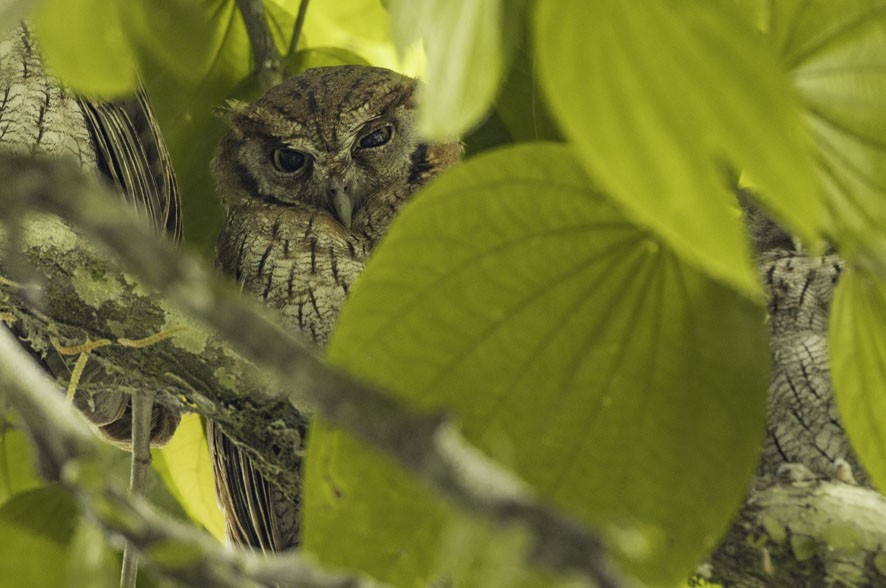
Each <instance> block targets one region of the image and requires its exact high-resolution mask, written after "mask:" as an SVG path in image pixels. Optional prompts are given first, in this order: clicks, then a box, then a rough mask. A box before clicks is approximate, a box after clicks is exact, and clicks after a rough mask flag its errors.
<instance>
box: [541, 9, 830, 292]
mask: <svg viewBox="0 0 886 588" xmlns="http://www.w3.org/2000/svg"><path fill="white" fill-rule="evenodd" d="M726 7H727V4H726V3H718V4H716V5H707V4H706V3H679V2H671V1H669V0H652V1H650V2H644V3H643V7H642V9H637V7H635V6H633V5H631V4H630V3H625V2H621V1H619V0H599V1H594V2H585V1H584V0H563V1H561V2H541V3H539V6H538V8H539V10H538V11H537V13H536V17H537V18H536V47H537V51H538V55H539V72H540V75H541V80H542V85H543V88H544V89H545V90H546V95H547V97H548V100H549V103H550V105H551V107H552V110H553V112H554V114H555V115H556V117H557V118H558V120H559V121H560V123H561V129H562V131H563V132H564V133H565V134H566V135H567V137H568V138H569V139H570V140H571V141H573V142H574V143H575V144H576V146H577V147H578V150H579V153H580V154H581V156H582V160H583V161H584V163H585V164H586V165H587V168H588V169H589V170H590V171H591V173H592V174H593V175H594V177H595V178H598V179H599V180H600V181H601V182H602V183H603V186H604V187H605V188H606V189H607V190H609V191H610V192H611V193H612V196H613V197H614V198H616V199H617V200H618V201H619V202H620V203H621V204H622V205H623V206H624V207H625V211H626V213H627V214H628V215H629V216H630V217H631V218H632V219H634V220H636V221H637V222H640V223H642V224H643V225H644V226H648V227H650V228H652V229H653V230H654V231H656V233H658V234H660V235H661V236H662V237H663V238H664V239H665V241H666V242H667V243H668V244H669V245H670V246H671V247H673V248H674V250H675V251H676V252H677V253H678V254H679V255H680V256H681V257H683V258H684V259H686V260H687V261H689V262H691V263H693V264H695V265H696V266H698V267H700V268H702V269H703V270H705V271H707V272H709V273H710V274H711V275H712V276H714V277H716V278H718V279H720V280H723V281H725V282H727V283H729V284H731V285H733V286H734V287H737V288H739V289H740V290H742V291H744V292H746V293H749V294H752V295H757V286H756V283H755V281H756V280H755V275H754V272H753V270H752V266H751V263H750V258H749V255H748V249H747V243H746V238H745V236H744V232H743V227H742V226H741V223H740V222H739V219H738V218H737V216H736V215H735V214H734V211H733V209H732V208H731V207H732V202H733V200H732V197H731V195H730V194H729V193H728V191H727V189H726V180H725V174H724V172H725V171H726V169H727V166H728V167H732V168H736V169H743V170H745V171H747V172H748V173H750V175H751V176H752V177H753V178H754V180H755V182H756V183H757V184H758V186H759V187H760V188H762V192H764V193H765V194H767V195H770V196H771V197H767V199H766V201H765V203H766V205H767V207H769V208H771V209H772V210H773V212H774V213H775V214H776V215H777V216H778V217H779V218H780V219H782V220H783V222H784V223H785V224H786V225H787V226H788V227H790V228H791V229H793V230H794V232H796V233H798V234H800V235H801V236H802V237H804V238H805V239H807V240H809V241H814V240H815V238H816V237H817V235H818V233H819V232H820V231H821V230H822V228H823V209H822V206H821V202H820V197H819V191H820V190H819V187H818V184H817V182H816V179H815V174H814V173H813V172H812V170H813V166H812V159H811V157H810V153H809V151H810V149H809V144H808V143H809V142H808V140H807V138H806V136H805V134H804V132H803V127H802V124H801V120H800V116H799V114H798V113H799V109H798V101H797V100H796V97H795V95H794V93H793V92H792V90H791V88H790V86H789V84H788V80H787V79H786V77H785V76H784V75H783V74H782V73H781V72H780V71H779V69H778V67H777V64H776V61H775V59H774V58H773V57H772V55H771V54H770V53H768V52H766V51H765V48H764V47H763V44H762V43H760V42H759V40H758V39H757V37H755V36H754V35H753V33H752V31H751V27H750V26H749V25H748V24H747V21H746V20H742V19H740V18H731V16H730V15H731V13H730V12H729V11H727V10H726ZM721 12H722V13H721Z"/></svg>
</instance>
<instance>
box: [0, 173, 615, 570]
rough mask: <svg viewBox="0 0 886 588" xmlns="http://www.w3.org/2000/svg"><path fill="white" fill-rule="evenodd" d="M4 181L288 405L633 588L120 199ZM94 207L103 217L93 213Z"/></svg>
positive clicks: (86, 186)
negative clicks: (245, 364) (161, 236)
mask: <svg viewBox="0 0 886 588" xmlns="http://www.w3.org/2000/svg"><path fill="white" fill-rule="evenodd" d="M0 177H4V178H7V183H8V186H9V190H8V191H9V195H8V197H6V198H3V199H0V216H3V215H8V214H9V212H10V209H13V208H15V206H16V204H17V205H18V206H19V207H21V206H22V200H23V199H26V200H27V202H28V206H29V207H36V208H38V209H42V210H44V211H51V212H53V213H55V214H59V215H61V216H62V217H64V218H68V219H70V220H71V221H72V222H73V223H75V224H76V225H77V226H79V227H81V228H83V229H84V230H85V231H86V232H87V233H88V234H90V235H91V236H93V237H94V238H95V239H97V240H98V241H100V242H102V243H104V244H105V245H106V246H108V247H109V248H110V249H111V250H112V251H115V252H116V253H117V254H118V256H119V257H120V258H121V259H122V260H123V261H124V262H125V263H126V265H127V267H128V269H130V270H131V271H132V272H134V273H136V274H138V275H139V276H141V278H142V279H143V280H144V281H145V282H147V283H148V284H149V285H151V286H153V287H156V288H158V289H159V290H161V291H163V292H167V293H168V294H169V295H170V297H171V298H172V300H173V301H175V302H176V303H177V304H179V305H180V306H181V307H182V308H184V309H186V310H187V311H189V312H191V313H192V314H193V315H195V316H196V317H199V318H200V319H201V320H203V321H205V322H206V324H209V325H211V326H212V327H213V328H215V329H216V330H217V331H219V332H220V333H221V334H222V335H223V336H225V337H226V338H227V339H229V340H230V341H232V342H236V346H237V347H238V348H239V349H240V350H241V351H242V352H243V353H244V354H246V355H247V356H248V357H249V358H251V359H253V360H254V361H255V362H256V363H257V364H258V365H259V366H261V367H263V368H265V369H267V370H268V371H269V373H272V374H274V375H275V376H276V377H277V381H279V382H286V383H287V385H288V386H289V389H288V390H287V391H285V392H284V395H285V397H286V398H287V399H288V400H289V402H291V403H294V404H295V405H296V406H299V405H300V403H301V402H303V401H304V400H307V401H309V402H310V403H311V404H312V405H313V406H314V407H315V408H316V410H317V411H318V412H320V413H321V414H323V415H324V416H325V417H326V418H327V419H329V420H330V421H331V422H333V423H334V424H337V425H339V426H341V427H343V428H345V429H347V430H349V431H350V432H351V433H353V434H355V435H356V436H357V437H359V438H361V439H362V440H364V441H365V442H367V443H369V444H371V445H374V446H376V447H378V448H380V449H382V450H383V451H385V452H386V453H387V454H389V455H391V456H392V457H394V458H395V459H396V460H397V461H398V462H399V463H400V464H401V465H402V466H403V467H405V468H407V469H408V470H411V471H412V472H413V473H414V474H415V475H418V476H420V477H422V478H424V479H426V480H428V481H429V482H431V483H432V484H433V485H434V486H436V487H437V488H438V489H439V490H440V491H441V492H443V493H444V494H446V495H447V496H448V497H449V498H450V499H452V500H453V501H455V502H456V503H457V504H460V505H461V506H462V507H463V508H464V509H466V510H468V511H470V512H473V513H476V514H478V515H480V516H486V517H490V518H492V519H493V520H496V521H498V522H500V523H523V524H525V525H526V527H527V528H528V529H529V530H530V532H531V533H532V534H533V536H534V538H535V543H536V547H537V555H538V556H539V559H538V561H540V562H541V563H543V564H546V565H547V566H549V567H550V568H551V569H553V570H555V571H562V570H575V571H579V572H581V573H583V574H585V575H587V576H588V577H589V578H591V579H592V580H594V581H595V582H596V583H597V585H599V586H602V587H616V586H624V585H626V582H625V580H624V579H622V578H620V576H619V574H617V573H616V572H615V571H614V570H613V569H612V567H611V564H610V561H609V557H608V555H607V553H606V550H605V548H604V546H603V544H602V542H601V541H600V540H599V539H598V538H597V537H596V536H595V535H593V534H592V533H590V532H588V531H587V530H586V529H585V528H583V527H582V526H580V525H578V524H576V523H575V522H574V521H571V520H569V519H567V518H564V517H563V516H561V515H559V514H558V513H555V512H554V511H552V510H551V509H550V508H549V507H546V506H544V505H542V504H541V503H540V502H538V501H537V500H536V499H535V498H534V497H532V496H531V495H529V493H528V492H526V491H525V489H524V487H523V486H522V484H520V483H518V482H516V481H515V480H514V478H513V477H511V476H510V475H508V474H507V473H506V472H504V470H502V469H501V468H500V467H499V466H498V465H497V464H495V463H493V462H491V461H489V460H487V459H485V458H483V457H482V456H481V454H480V453H479V452H478V451H477V450H476V449H474V448H472V447H471V446H470V445H469V444H468V443H467V442H466V441H464V440H463V439H462V438H461V437H460V436H459V435H458V433H457V432H456V431H455V429H454V427H452V425H451V424H449V423H448V422H447V421H446V420H445V419H443V418H442V417H440V416H438V415H428V414H423V413H418V412H416V411H414V410H412V409H409V408H407V407H406V406H405V405H404V404H402V403H400V402H398V401H397V400H395V399H393V398H391V397H389V396H387V395H385V394H382V393H380V392H379V391H377V390H375V389H373V388H370V387H368V386H366V385H363V384H360V383H358V382H356V381H354V380H352V379H351V378H349V377H348V376H346V375H344V374H342V373H340V372H338V371H334V370H332V369H330V368H328V367H327V366H325V365H324V364H323V363H322V362H321V361H320V360H319V359H318V358H317V357H316V356H315V355H314V353H313V352H311V351H310V350H309V349H308V348H307V347H306V346H305V345H304V344H302V343H300V342H299V341H297V340H296V339H295V338H293V337H292V336H291V335H290V334H287V333H286V332H284V331H283V330H282V329H281V328H280V327H279V326H277V325H275V324H273V323H271V322H270V321H268V320H267V319H266V318H265V311H263V310H262V309H260V307H259V306H258V305H257V304H256V303H255V302H253V301H252V300H247V299H245V298H244V297H243V296H241V295H240V293H239V291H237V290H235V289H234V288H232V287H230V285H229V284H227V283H222V282H221V281H220V280H219V279H218V278H216V277H214V276H213V275H212V274H211V273H210V272H209V271H208V270H207V269H205V268H204V267H202V265H201V264H199V263H198V262H196V261H195V260H194V259H192V258H190V257H188V256H186V255H182V254H181V253H179V252H176V251H175V250H174V249H173V248H172V246H171V245H169V244H168V243H165V242H161V241H158V240H157V239H156V238H155V237H153V235H151V234H150V233H149V232H148V231H147V230H146V229H145V228H143V227H142V226H141V225H139V224H138V223H136V222H135V221H134V220H133V219H132V217H131V216H130V215H129V214H128V213H127V212H126V211H125V210H124V209H123V208H121V207H120V205H119V203H118V200H117V199H115V198H114V197H113V196H111V195H109V194H107V193H105V192H104V191H103V190H102V189H100V188H99V186H98V185H97V184H96V183H95V182H93V181H90V180H88V179H86V178H84V177H83V176H82V174H80V173H79V172H78V170H75V169H73V168H69V167H67V166H65V165H62V164H60V163H57V162H50V161H38V160H34V159H31V158H26V157H9V158H2V159H0ZM60 187H64V188H63V189H60ZM96 210H101V211H102V212H101V214H93V212H94V211H96ZM356 407H359V410H355V408H356ZM367 415H371V417H368V416H367ZM489 480H495V481H496V485H495V487H494V492H490V491H487V490H485V489H487V488H488V487H489Z"/></svg>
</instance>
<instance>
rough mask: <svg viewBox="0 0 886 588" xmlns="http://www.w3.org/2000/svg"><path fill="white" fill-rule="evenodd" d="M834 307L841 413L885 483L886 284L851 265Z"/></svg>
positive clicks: (868, 465)
mask: <svg viewBox="0 0 886 588" xmlns="http://www.w3.org/2000/svg"><path fill="white" fill-rule="evenodd" d="M831 313H832V314H831V322H830V354H831V373H832V375H833V380H834V395H835V396H836V399H837V407H838V408H839V410H840V417H841V419H842V421H843V424H844V425H845V426H846V431H847V434H848V436H849V440H850V441H851V442H852V447H853V448H854V449H855V451H856V453H858V455H859V457H860V458H861V461H862V462H863V463H864V466H865V469H866V470H867V471H868V473H869V474H870V476H871V478H872V479H873V480H874V483H875V484H876V485H877V486H878V487H880V488H886V430H884V428H883V416H884V415H886V364H884V358H886V284H884V283H883V281H882V280H878V279H876V278H874V277H871V276H869V275H866V274H865V273H864V272H861V271H858V270H854V269H850V270H848V271H847V272H846V273H845V274H844V275H843V276H842V277H841V278H840V284H839V285H838V286H837V291H836V293H835V295H834V303H833V308H832V311H831Z"/></svg>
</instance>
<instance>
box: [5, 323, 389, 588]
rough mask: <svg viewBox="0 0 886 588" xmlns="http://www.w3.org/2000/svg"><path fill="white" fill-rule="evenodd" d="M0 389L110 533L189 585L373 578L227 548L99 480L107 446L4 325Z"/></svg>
mask: <svg viewBox="0 0 886 588" xmlns="http://www.w3.org/2000/svg"><path fill="white" fill-rule="evenodd" d="M0 387H2V389H3V390H4V391H6V392H8V393H9V394H10V397H11V398H12V400H13V403H14V405H15V406H16V408H17V409H18V410H19V412H20V414H21V416H22V419H23V420H24V422H25V424H26V425H27V427H28V429H29V431H30V432H31V434H32V436H33V438H34V440H35V441H36V443H37V446H38V447H39V448H40V452H41V456H42V457H44V458H45V459H46V460H47V461H48V462H49V463H51V464H53V466H54V469H55V470H56V473H58V474H59V478H60V479H61V481H62V483H63V484H64V485H65V486H67V487H68V488H69V489H70V490H71V491H72V492H73V493H75V495H76V496H77V497H78V498H79V499H80V503H81V504H82V506H83V507H84V509H85V510H86V511H87V512H88V513H89V514H90V515H91V516H93V517H94V518H95V519H97V520H98V522H99V524H100V525H101V526H102V527H103V528H104V529H105V531H106V532H109V533H111V534H115V535H120V536H123V537H124V538H125V539H126V540H127V542H128V543H130V544H132V545H133V546H134V547H135V548H136V549H137V550H138V551H139V552H140V553H141V554H142V557H143V559H144V561H145V563H147V564H148V565H150V566H151V567H152V568H153V569H155V570H156V571H157V572H158V573H160V574H162V575H164V576H166V577H168V578H170V579H173V580H178V581H181V582H186V583H188V584H190V585H193V586H224V587H231V588H237V587H241V586H254V585H265V584H287V583H291V582H293V580H297V585H298V586H301V587H308V588H363V587H365V588H369V587H372V586H379V585H378V584H376V583H374V582H369V581H364V580H359V579H356V578H349V577H345V576H341V575H333V574H329V573H327V572H325V571H323V570H320V569H318V568H317V567H316V566H315V565H313V564H311V563H310V562H308V561H307V559H306V558H305V557H304V556H301V555H299V554H287V555H281V556H271V557H266V556H258V555H256V554H253V553H251V552H246V551H240V550H231V549H227V548H225V547H224V546H222V545H221V544H219V543H218V542H217V541H216V540H215V539H213V538H212V537H210V536H209V535H207V534H205V533H201V532H199V531H197V530H196V529H194V528H192V527H190V526H188V525H185V524H183V523H181V522H179V521H176V520H174V519H172V518H170V517H168V516H165V515H161V514H160V513H158V512H157V511H155V510H154V509H153V508H152V507H151V506H150V505H148V504H147V503H146V502H144V501H143V500H142V499H141V498H140V497H137V496H131V495H127V493H125V492H123V491H122V490H121V489H120V488H119V487H118V486H117V485H115V484H114V483H112V482H110V483H109V482H108V481H107V477H106V475H105V473H106V471H107V464H108V463H110V461H111V457H112V456H111V455H110V453H111V451H112V449H111V448H110V447H109V446H107V445H105V444H103V443H101V442H100V441H99V440H98V438H96V437H95V435H93V434H92V433H91V431H90V430H89V428H88V427H87V426H86V425H85V423H84V422H83V421H82V420H81V419H80V418H78V415H77V414H76V413H75V412H73V411H72V410H71V409H70V408H69V407H68V406H67V405H66V404H65V402H64V400H63V397H62V396H61V395H59V394H58V389H57V387H56V385H55V383H54V382H52V381H51V380H50V379H49V378H48V377H47V376H46V374H45V373H44V372H43V370H41V369H40V368H39V367H38V366H37V365H36V363H35V362H34V361H33V359H32V358H30V357H29V356H28V355H27V354H26V353H25V351H24V350H23V349H22V347H21V345H20V344H19V342H18V341H17V340H16V338H15V337H14V336H13V335H12V334H11V333H10V332H9V330H8V329H6V328H0Z"/></svg>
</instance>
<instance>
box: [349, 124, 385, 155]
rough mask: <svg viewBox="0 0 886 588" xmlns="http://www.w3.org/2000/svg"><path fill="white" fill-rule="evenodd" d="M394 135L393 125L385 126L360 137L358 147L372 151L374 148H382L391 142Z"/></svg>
mask: <svg viewBox="0 0 886 588" xmlns="http://www.w3.org/2000/svg"><path fill="white" fill-rule="evenodd" d="M393 134H394V127H392V126H391V125H385V126H383V127H380V128H378V129H375V130H374V131H372V132H371V133H367V134H366V135H363V136H362V137H360V140H359V141H357V145H358V146H359V147H360V149H371V148H372V147H381V146H382V145H384V144H385V143H387V142H388V141H390V140H391V136H392V135H393Z"/></svg>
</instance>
